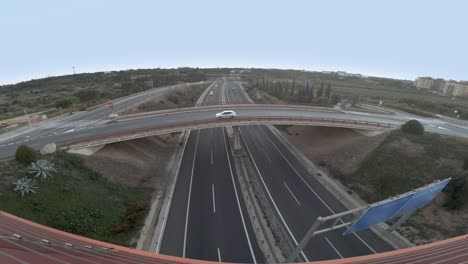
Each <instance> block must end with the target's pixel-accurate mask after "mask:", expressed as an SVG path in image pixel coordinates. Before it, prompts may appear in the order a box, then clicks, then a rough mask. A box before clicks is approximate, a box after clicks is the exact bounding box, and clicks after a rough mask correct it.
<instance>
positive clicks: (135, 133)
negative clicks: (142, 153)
mask: <svg viewBox="0 0 468 264" xmlns="http://www.w3.org/2000/svg"><path fill="white" fill-rule="evenodd" d="M252 124H255V125H256V124H273V125H311V124H314V125H322V126H332V127H346V128H355V129H369V130H388V129H393V128H395V127H396V126H395V125H392V124H386V123H378V122H367V121H357V120H347V119H332V118H317V117H294V118H291V117H284V116H276V117H275V116H268V117H264V116H252V117H236V118H232V119H205V120H199V121H188V122H177V123H172V124H167V125H156V126H150V127H145V128H140V129H132V130H127V131H121V132H115V133H108V134H103V135H98V136H92V137H86V138H82V139H78V140H76V141H72V142H70V143H65V144H63V145H62V146H68V147H69V148H84V147H90V146H97V145H102V144H108V143H113V142H118V141H124V140H129V139H134V138H141V137H147V136H151V135H158V134H164V133H171V132H180V131H183V130H186V129H203V128H210V127H220V126H232V125H234V126H235V125H252Z"/></svg>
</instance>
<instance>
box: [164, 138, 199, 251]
mask: <svg viewBox="0 0 468 264" xmlns="http://www.w3.org/2000/svg"><path fill="white" fill-rule="evenodd" d="M191 133H192V130H189V132H188V135H187V138H186V140H185V142H184V149H183V150H182V155H181V156H180V162H179V164H178V165H177V172H176V176H175V177H176V178H175V179H174V186H173V188H172V190H171V195H170V196H169V197H170V200H169V202H168V205H167V208H166V212H165V216H164V220H163V224H162V227H161V232H160V233H159V238H158V244H157V245H156V253H159V250H160V249H161V242H162V238H163V236H164V231H165V230H166V223H167V218H168V216H169V211H170V209H171V204H172V198H173V197H174V190H175V187H176V185H177V179H178V178H179V171H180V166H181V164H182V158H183V157H184V154H185V149H186V148H187V142H188V139H189V137H190V134H191Z"/></svg>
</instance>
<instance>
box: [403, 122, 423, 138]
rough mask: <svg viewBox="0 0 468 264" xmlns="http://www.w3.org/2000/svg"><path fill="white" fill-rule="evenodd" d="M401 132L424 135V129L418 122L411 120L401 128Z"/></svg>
mask: <svg viewBox="0 0 468 264" xmlns="http://www.w3.org/2000/svg"><path fill="white" fill-rule="evenodd" d="M401 131H403V132H404V133H407V134H413V135H422V134H424V127H423V125H422V124H421V123H420V122H419V121H418V120H415V119H413V120H410V121H408V122H406V123H405V124H403V125H402V126H401Z"/></svg>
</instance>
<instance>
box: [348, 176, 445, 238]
mask: <svg viewBox="0 0 468 264" xmlns="http://www.w3.org/2000/svg"><path fill="white" fill-rule="evenodd" d="M450 180H451V178H448V179H445V180H443V181H438V182H435V183H432V184H429V185H427V186H424V187H421V188H419V189H417V190H415V191H412V192H408V193H405V194H402V195H400V196H396V197H393V198H390V199H387V200H384V201H381V202H378V203H374V204H371V205H370V207H369V208H368V209H367V210H366V211H365V212H364V213H363V214H362V215H361V216H360V217H359V219H358V220H357V221H356V222H354V224H353V225H352V226H351V227H350V228H349V229H348V230H346V231H345V232H344V233H343V235H348V234H351V233H354V232H357V231H359V230H363V229H366V228H368V227H371V226H373V225H376V224H378V223H382V222H385V221H387V220H389V219H392V218H395V217H399V216H402V215H405V214H407V213H410V212H413V211H415V210H416V209H419V208H421V207H423V206H425V205H426V204H428V203H429V202H430V201H431V200H432V199H434V197H436V196H437V194H439V193H440V192H441V191H442V189H443V188H444V187H445V186H446V185H447V184H448V183H449V181H450Z"/></svg>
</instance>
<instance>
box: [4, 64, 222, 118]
mask: <svg viewBox="0 0 468 264" xmlns="http://www.w3.org/2000/svg"><path fill="white" fill-rule="evenodd" d="M227 73H229V70H228V69H195V68H178V69H140V70H127V71H112V72H97V73H82V74H76V75H66V76H59V77H50V78H44V79H37V80H31V81H27V82H21V83H18V84H14V85H3V86H0V120H2V119H7V118H11V117H15V116H18V115H22V114H23V109H27V110H28V112H38V111H44V110H50V109H53V110H52V111H50V112H48V113H47V114H48V115H49V116H51V115H55V114H57V113H59V112H60V111H59V109H60V108H61V109H60V110H61V111H62V112H63V111H77V110H84V109H86V108H87V107H89V106H92V105H96V104H99V103H103V102H106V101H108V100H111V99H114V98H118V97H122V96H125V95H129V94H132V93H136V92H140V91H143V90H146V89H150V88H152V87H159V86H165V85H171V84H176V83H185V82H199V81H205V80H207V79H209V78H213V77H219V76H223V75H226V74H227Z"/></svg>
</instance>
